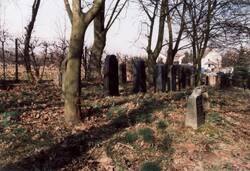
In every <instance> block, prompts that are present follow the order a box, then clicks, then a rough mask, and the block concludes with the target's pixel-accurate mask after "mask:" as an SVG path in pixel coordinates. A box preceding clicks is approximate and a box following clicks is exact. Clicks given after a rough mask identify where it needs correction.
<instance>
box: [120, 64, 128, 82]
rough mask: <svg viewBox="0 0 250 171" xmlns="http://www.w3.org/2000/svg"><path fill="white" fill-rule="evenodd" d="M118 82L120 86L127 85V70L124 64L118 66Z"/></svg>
mask: <svg viewBox="0 0 250 171" xmlns="http://www.w3.org/2000/svg"><path fill="white" fill-rule="evenodd" d="M120 81H121V83H122V84H126V83H127V68H126V64H125V63H122V64H120Z"/></svg>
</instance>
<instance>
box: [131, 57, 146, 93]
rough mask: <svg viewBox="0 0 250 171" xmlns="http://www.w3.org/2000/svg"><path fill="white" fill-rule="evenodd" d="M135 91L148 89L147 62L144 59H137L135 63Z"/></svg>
mask: <svg viewBox="0 0 250 171" xmlns="http://www.w3.org/2000/svg"><path fill="white" fill-rule="evenodd" d="M133 72H134V76H133V79H134V80H133V83H134V85H133V86H134V87H133V92H134V93H138V92H143V93H145V92H146V91H147V89H146V72H145V62H144V61H143V60H142V59H137V60H135V61H134V64H133Z"/></svg>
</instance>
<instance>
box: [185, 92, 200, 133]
mask: <svg viewBox="0 0 250 171" xmlns="http://www.w3.org/2000/svg"><path fill="white" fill-rule="evenodd" d="M203 101H204V100H203V96H202V90H201V88H195V89H194V90H193V93H192V94H191V96H189V98H188V102H187V112H186V118H185V125H186V126H189V127H192V128H193V129H197V128H199V126H201V125H202V124H204V123H205V112H204V107H205V106H204V105H203V103H204V102H203Z"/></svg>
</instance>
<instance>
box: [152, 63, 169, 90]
mask: <svg viewBox="0 0 250 171" xmlns="http://www.w3.org/2000/svg"><path fill="white" fill-rule="evenodd" d="M155 73H156V75H155V77H156V78H155V90H156V91H161V92H165V91H166V83H167V79H166V65H165V64H157V65H156V72H155Z"/></svg>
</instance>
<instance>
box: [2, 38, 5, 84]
mask: <svg viewBox="0 0 250 171" xmlns="http://www.w3.org/2000/svg"><path fill="white" fill-rule="evenodd" d="M4 50H5V48H4V42H2V53H3V54H2V55H3V80H4V81H5V80H6V62H5V51H4Z"/></svg>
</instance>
